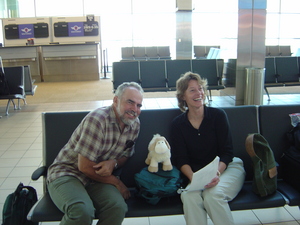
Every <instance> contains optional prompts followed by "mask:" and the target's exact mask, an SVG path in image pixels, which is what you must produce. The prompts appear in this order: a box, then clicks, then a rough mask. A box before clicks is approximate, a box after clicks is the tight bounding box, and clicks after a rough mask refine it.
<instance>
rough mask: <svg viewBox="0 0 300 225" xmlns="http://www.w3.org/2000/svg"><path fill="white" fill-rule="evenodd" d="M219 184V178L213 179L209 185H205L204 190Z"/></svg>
mask: <svg viewBox="0 0 300 225" xmlns="http://www.w3.org/2000/svg"><path fill="white" fill-rule="evenodd" d="M219 182H220V178H219V176H216V177H214V178H213V179H212V180H211V182H210V183H208V184H207V185H205V186H204V187H205V188H212V187H214V186H217V184H218V183H219Z"/></svg>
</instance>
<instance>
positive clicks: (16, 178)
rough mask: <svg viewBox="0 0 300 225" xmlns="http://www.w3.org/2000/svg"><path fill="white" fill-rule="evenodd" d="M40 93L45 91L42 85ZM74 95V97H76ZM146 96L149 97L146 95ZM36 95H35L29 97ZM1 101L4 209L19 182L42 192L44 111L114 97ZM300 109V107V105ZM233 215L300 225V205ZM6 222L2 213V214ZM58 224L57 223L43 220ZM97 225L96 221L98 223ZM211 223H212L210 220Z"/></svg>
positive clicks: (145, 224) (157, 220)
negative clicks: (36, 176)
mask: <svg viewBox="0 0 300 225" xmlns="http://www.w3.org/2000/svg"><path fill="white" fill-rule="evenodd" d="M54 85H55V84H54ZM37 92H42V85H40V87H38V89H37ZM296 93H297V94H284V95H275V94H273V95H272V96H271V98H272V101H271V102H268V101H267V100H266V99H267V97H266V96H264V104H300V93H299V91H298V92H296ZM72 97H73V96H72ZM145 97H146V96H145ZM30 98H35V96H33V97H32V96H29V97H28V102H30ZM2 103H3V102H1V104H0V115H2V118H1V119H0V171H1V172H0V193H1V195H0V209H1V211H2V207H3V204H4V201H5V198H6V196H7V195H8V194H10V193H11V192H13V191H14V189H15V188H16V186H17V184H18V183H19V182H23V183H24V184H25V185H31V186H33V187H35V188H36V189H37V192H38V195H41V194H42V181H41V180H39V181H31V179H30V176H31V174H32V172H33V171H34V170H35V169H36V168H37V167H38V166H39V165H41V160H42V151H41V149H42V126H41V112H43V111H76V110H92V109H94V108H97V107H100V106H104V105H109V104H111V103H112V100H110V99H109V100H100V101H80V102H74V101H73V102H71V101H67V102H58V103H49V102H45V103H39V104H31V103H28V105H25V106H24V105H22V109H21V110H17V111H14V110H13V109H12V107H11V109H10V115H9V116H5V115H4V112H5V103H3V104H2ZM211 105H212V106H214V107H220V106H234V100H233V99H232V98H231V97H228V96H213V101H212V103H211ZM173 107H177V102H176V99H175V98H174V97H169V96H167V97H164V95H163V94H162V95H161V96H160V97H155V98H151V97H146V98H145V99H144V102H143V108H144V109H150V108H173ZM299 112H300V106H299ZM233 216H234V219H235V222H236V224H237V225H242V224H247V225H250V224H255V225H256V224H288V225H296V224H300V211H299V208H298V207H289V206H286V207H282V208H272V209H261V210H244V211H234V212H233ZM0 220H1V221H2V215H1V217H0ZM43 224H48V225H54V224H55V225H57V224H58V222H55V223H43ZM94 224H96V221H95V223H94ZM123 224H124V225H135V224H136V225H166V224H167V225H169V224H172V225H183V224H185V221H184V218H183V216H164V217H149V218H128V219H125V220H124V223H123ZM209 224H212V223H211V221H209Z"/></svg>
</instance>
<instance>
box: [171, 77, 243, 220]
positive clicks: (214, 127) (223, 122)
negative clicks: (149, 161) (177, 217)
mask: <svg viewBox="0 0 300 225" xmlns="http://www.w3.org/2000/svg"><path fill="white" fill-rule="evenodd" d="M176 86H177V93H176V97H177V100H178V106H179V108H180V109H181V111H183V113H182V114H181V115H179V116H178V117H176V118H175V119H174V120H173V123H172V129H171V150H172V161H173V163H174V165H176V166H177V167H178V168H180V170H181V172H182V173H183V174H184V175H185V176H186V177H187V179H188V181H189V182H191V181H192V178H193V174H194V173H195V172H197V171H198V170H200V169H201V168H203V167H205V166H206V165H207V164H209V163H210V162H212V161H213V160H214V159H215V157H216V156H218V157H219V158H220V161H219V164H218V170H217V171H216V173H215V175H214V176H213V177H212V178H211V181H210V182H209V183H208V184H206V185H205V188H204V189H201V190H200V188H199V190H197V191H188V190H187V191H183V192H182V194H181V200H182V202H183V209H184V217H185V220H186V223H187V225H196V224H197V225H198V224H200V225H206V224H207V214H208V215H209V217H210V218H211V220H212V221H213V223H214V224H215V225H232V224H234V221H233V217H232V214H231V211H230V208H229V205H228V201H231V200H232V199H233V198H234V197H235V196H236V195H237V194H238V193H239V191H240V190H241V188H242V185H243V183H244V179H245V171H244V168H243V162H242V160H241V159H239V158H236V157H233V147H232V140H231V133H230V128H229V124H228V119H227V115H226V113H225V112H224V111H223V110H222V109H218V108H212V107H207V106H206V105H205V99H206V91H207V81H206V80H205V79H201V77H200V76H199V75H198V74H195V73H191V72H187V73H186V74H184V75H183V76H182V77H181V78H179V79H178V80H177V84H176Z"/></svg>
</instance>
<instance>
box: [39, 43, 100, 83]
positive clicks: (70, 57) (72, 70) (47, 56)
mask: <svg viewBox="0 0 300 225" xmlns="http://www.w3.org/2000/svg"><path fill="white" fill-rule="evenodd" d="M41 64H42V77H43V80H44V81H88V80H99V44H98V43H87V44H57V45H42V46H41Z"/></svg>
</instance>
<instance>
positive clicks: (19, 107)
mask: <svg viewBox="0 0 300 225" xmlns="http://www.w3.org/2000/svg"><path fill="white" fill-rule="evenodd" d="M17 109H18V110H20V109H21V106H20V99H19V98H18V108H17Z"/></svg>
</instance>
